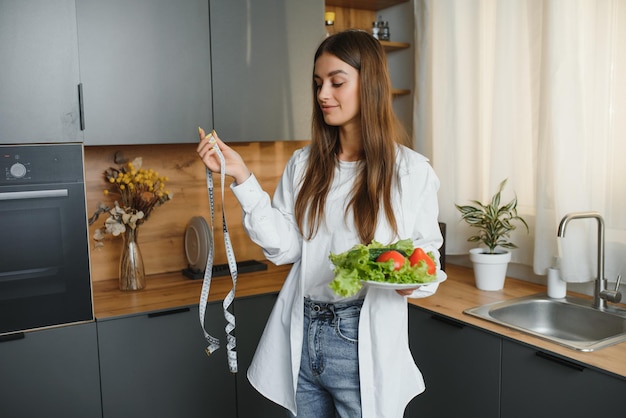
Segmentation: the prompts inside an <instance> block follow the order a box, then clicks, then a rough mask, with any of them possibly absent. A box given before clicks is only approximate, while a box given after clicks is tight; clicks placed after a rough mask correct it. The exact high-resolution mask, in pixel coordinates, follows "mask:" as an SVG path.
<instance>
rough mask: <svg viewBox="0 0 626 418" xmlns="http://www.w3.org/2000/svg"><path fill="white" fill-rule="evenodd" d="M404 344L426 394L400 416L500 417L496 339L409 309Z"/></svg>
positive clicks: (461, 325) (440, 417)
mask: <svg viewBox="0 0 626 418" xmlns="http://www.w3.org/2000/svg"><path fill="white" fill-rule="evenodd" d="M409 343H410V346H411V352H412V353H413V357H414V358H415V362H416V363H417V365H418V367H419V368H420V370H421V372H422V374H423V375H424V380H425V382H426V391H425V392H424V393H422V394H421V395H419V396H417V397H416V398H415V399H413V401H411V403H410V404H409V406H408V408H407V411H406V413H405V417H415V418H418V417H429V418H450V417H464V418H497V417H498V416H499V401H500V399H499V394H500V349H501V348H500V344H501V340H500V338H499V337H496V336H494V335H491V334H487V333H485V332H482V331H479V330H476V329H474V328H472V327H470V326H468V325H466V324H463V323H461V322H458V321H455V320H453V319H449V318H447V317H444V316H441V315H438V314H433V313H431V312H428V311H426V310H422V309H420V308H417V307H414V306H410V307H409ZM529 416H530V415H529Z"/></svg>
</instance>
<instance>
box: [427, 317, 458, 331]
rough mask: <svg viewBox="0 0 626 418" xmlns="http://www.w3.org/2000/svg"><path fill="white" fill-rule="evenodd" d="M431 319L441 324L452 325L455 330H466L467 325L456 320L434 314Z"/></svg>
mask: <svg viewBox="0 0 626 418" xmlns="http://www.w3.org/2000/svg"><path fill="white" fill-rule="evenodd" d="M431 318H432V319H434V320H435V321H439V322H443V323H444V324H448V325H452V326H453V327H455V328H459V329H463V328H465V324H463V323H462V322H460V321H457V320H456V319H452V318H448V317H447V316H442V315H437V314H433V315H431Z"/></svg>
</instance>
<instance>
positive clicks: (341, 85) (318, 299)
mask: <svg viewBox="0 0 626 418" xmlns="http://www.w3.org/2000/svg"><path fill="white" fill-rule="evenodd" d="M312 82H313V85H312V87H313V97H314V102H315V103H314V111H313V123H312V125H313V128H312V141H311V144H310V145H308V146H307V147H305V148H303V149H300V150H298V151H296V152H295V153H294V154H293V156H292V157H291V158H290V160H289V162H288V163H287V166H286V168H285V171H284V173H283V175H282V178H281V180H280V182H279V184H278V187H277V189H276V191H275V194H274V197H273V200H270V197H269V195H268V194H267V193H265V192H264V191H263V190H262V189H261V187H260V185H259V183H258V182H257V180H256V178H255V176H254V174H252V173H250V171H249V170H248V168H247V166H246V164H245V163H244V161H243V159H242V158H241V156H240V155H239V154H237V153H236V152H235V151H234V150H233V149H232V148H230V147H228V146H227V145H226V144H225V143H224V142H222V141H221V140H220V139H219V138H218V137H217V135H216V134H215V133H213V134H212V135H206V136H205V135H204V132H201V133H200V137H201V138H200V144H199V146H198V153H199V155H200V157H201V158H202V160H203V162H204V163H205V164H206V166H207V167H208V168H209V169H210V170H211V171H214V172H218V171H219V170H220V163H219V158H218V157H217V154H216V150H215V149H214V147H215V146H218V147H219V148H220V150H221V151H222V153H223V154H224V158H225V165H226V167H225V170H226V173H227V174H228V175H229V176H232V177H233V178H234V181H235V182H234V183H233V185H232V186H231V189H232V191H233V193H234V194H235V196H236V197H237V199H238V200H239V202H240V204H241V207H242V210H243V214H244V218H243V222H244V227H245V229H246V231H247V233H248V235H249V236H250V238H251V239H252V240H253V241H254V242H255V243H257V244H258V245H259V246H261V247H262V248H263V250H264V254H265V256H266V257H267V259H268V260H270V261H271V262H273V263H275V264H287V263H293V267H292V269H291V271H290V273H289V275H288V277H287V279H286V281H285V284H284V286H283V288H282V290H281V292H280V295H279V297H278V299H277V301H276V304H275V306H274V309H273V311H272V313H271V315H270V318H269V320H268V324H267V326H266V328H265V331H264V334H263V337H262V338H261V341H260V342H259V346H258V348H257V351H256V354H255V357H254V360H253V362H252V365H251V366H250V368H249V369H248V379H249V380H250V382H251V383H252V385H253V386H254V387H255V388H256V389H257V390H258V391H259V392H260V393H262V394H263V395H264V396H266V397H267V398H269V399H271V400H273V401H274V402H276V403H278V404H280V405H282V406H284V407H285V408H287V409H288V410H289V416H292V417H296V416H297V417H301V418H309V417H310V418H331V417H332V418H335V417H336V416H339V417H346V418H354V417H360V416H362V417H365V418H383V417H385V418H400V417H402V415H403V412H404V409H405V407H406V405H407V403H408V402H409V401H410V400H411V398H413V397H414V396H416V395H417V394H419V393H421V392H422V391H423V390H424V381H423V379H422V375H421V373H420V372H419V370H418V368H417V366H416V365H415V362H414V360H413V358H412V356H411V353H410V351H409V346H408V331H407V317H408V313H407V301H406V297H407V296H410V297H425V296H429V295H431V294H433V293H434V292H435V291H436V289H437V284H431V285H426V286H420V287H416V288H415V289H411V290H403V291H393V290H388V289H378V288H368V287H367V286H364V287H363V289H361V291H360V292H359V293H358V294H357V295H355V296H353V297H350V298H341V297H339V296H337V295H336V294H334V293H333V292H332V290H331V289H330V288H329V287H328V284H329V283H330V282H331V281H332V280H333V266H332V265H331V263H330V261H329V258H328V257H329V254H330V253H335V254H337V253H341V252H344V251H346V250H348V249H350V248H351V247H352V246H353V245H355V244H357V243H363V244H369V243H370V242H371V241H372V240H376V241H378V242H381V243H392V242H395V241H397V240H399V239H406V238H410V239H412V240H413V243H414V245H415V246H416V247H421V248H423V249H424V250H425V251H427V252H428V251H432V252H433V253H435V254H436V255H437V259H438V257H439V252H438V248H439V247H440V246H441V244H442V242H443V241H442V236H441V233H440V230H439V226H438V222H437V216H438V206H437V190H438V188H439V181H438V179H437V177H436V175H435V173H434V172H433V170H432V168H431V166H430V165H429V164H428V162H427V159H426V158H425V157H423V156H421V155H420V154H418V153H416V152H414V151H412V150H411V149H409V148H407V147H405V146H403V145H401V143H402V142H405V141H406V139H405V135H404V133H403V131H402V129H401V128H400V127H399V124H398V123H397V120H396V118H395V116H394V114H393V111H392V106H391V83H390V80H389V74H388V69H387V61H386V58H385V52H384V50H383V49H382V47H381V45H380V44H379V42H378V41H377V40H376V39H374V38H373V37H372V36H371V35H370V34H368V33H367V32H363V31H353V30H351V31H345V32H340V33H337V34H335V35H333V36H330V37H328V38H326V39H325V40H324V41H323V42H322V44H321V45H320V46H319V48H318V50H317V52H316V54H315V59H314V69H313V77H312Z"/></svg>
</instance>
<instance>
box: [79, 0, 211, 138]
mask: <svg viewBox="0 0 626 418" xmlns="http://www.w3.org/2000/svg"><path fill="white" fill-rule="evenodd" d="M76 11H77V12H76V13H77V19H78V41H79V56H80V75H81V81H82V83H83V96H84V122H85V131H84V135H85V144H86V145H111V144H152V143H176V142H195V141H197V140H198V134H197V132H198V131H197V128H198V126H203V127H205V128H207V127H211V126H212V125H213V119H212V113H211V112H212V110H211V61H210V34H209V10H208V1H207V0H177V1H170V0H133V1H130V2H129V1H126V0H107V1H101V0H76Z"/></svg>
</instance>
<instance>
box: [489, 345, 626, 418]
mask: <svg viewBox="0 0 626 418" xmlns="http://www.w3.org/2000/svg"><path fill="white" fill-rule="evenodd" d="M624 394H626V380H625V379H620V378H618V377H613V376H611V375H608V374H605V373H601V372H598V371H596V370H593V369H590V368H588V367H585V366H584V365H582V364H580V363H577V362H575V361H572V360H569V359H564V358H563V357H561V356H557V355H555V354H552V353H546V352H544V351H539V350H537V349H534V348H531V347H527V346H524V345H522V344H519V343H515V342H511V341H507V340H504V341H503V344H502V413H501V417H502V418H527V417H533V418H552V417H568V418H588V417H603V416H604V417H610V416H623V414H624V410H625V405H624Z"/></svg>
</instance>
